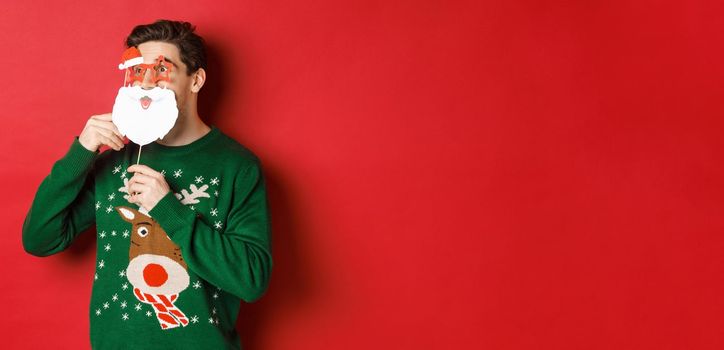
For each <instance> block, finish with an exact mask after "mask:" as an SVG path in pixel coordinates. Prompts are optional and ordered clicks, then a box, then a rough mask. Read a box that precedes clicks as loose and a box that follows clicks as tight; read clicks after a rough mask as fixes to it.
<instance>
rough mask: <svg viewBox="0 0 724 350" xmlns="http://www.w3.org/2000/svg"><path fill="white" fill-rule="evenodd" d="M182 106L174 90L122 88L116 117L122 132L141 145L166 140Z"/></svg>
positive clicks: (116, 104) (114, 112) (116, 105)
mask: <svg viewBox="0 0 724 350" xmlns="http://www.w3.org/2000/svg"><path fill="white" fill-rule="evenodd" d="M177 117H178V108H177V107H176V95H174V93H173V90H171V89H164V88H160V87H155V88H153V89H151V90H144V89H142V88H141V87H140V86H127V87H126V86H124V87H122V88H120V89H118V95H117V96H116V103H115V104H114V105H113V113H112V120H113V124H116V127H117V128H118V131H120V132H121V134H123V135H125V136H128V139H130V140H131V141H133V142H134V143H136V144H138V145H141V146H143V145H147V144H149V143H151V142H154V141H156V140H158V139H160V138H161V139H162V138H163V137H164V136H165V135H166V134H167V133H168V132H169V131H170V130H171V128H173V126H174V124H176V118H177Z"/></svg>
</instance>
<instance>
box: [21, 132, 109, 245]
mask: <svg viewBox="0 0 724 350" xmlns="http://www.w3.org/2000/svg"><path fill="white" fill-rule="evenodd" d="M97 156H98V152H94V151H91V150H88V149H86V148H85V147H83V146H82V145H81V144H80V142H79V141H78V138H75V139H74V140H73V144H72V145H71V146H70V149H69V150H68V152H67V153H66V154H65V156H63V158H61V159H60V160H58V161H57V162H55V164H54V165H53V168H52V169H51V171H50V174H49V175H48V176H46V177H45V179H44V180H43V182H42V183H41V184H40V186H39V188H38V191H37V193H36V194H35V198H34V199H33V203H32V205H31V207H30V211H29V212H28V214H27V216H26V217H25V222H24V223H23V247H24V248H25V251H26V252H28V253H30V254H32V255H35V256H48V255H53V254H56V253H59V252H61V251H63V250H65V249H66V248H67V247H68V246H69V245H70V243H71V242H73V240H74V239H75V237H76V236H77V235H78V234H79V233H81V232H83V231H85V230H86V229H88V228H89V227H90V226H91V225H92V224H93V222H94V221H95V210H94V203H93V202H94V188H93V187H94V184H93V177H92V176H89V173H90V171H91V169H92V167H93V163H94V161H95V159H96V157H97Z"/></svg>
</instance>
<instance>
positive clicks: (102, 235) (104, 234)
mask: <svg viewBox="0 0 724 350" xmlns="http://www.w3.org/2000/svg"><path fill="white" fill-rule="evenodd" d="M98 237H100V238H106V231H101V233H99V234H98Z"/></svg>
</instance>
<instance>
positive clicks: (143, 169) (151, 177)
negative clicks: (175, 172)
mask: <svg viewBox="0 0 724 350" xmlns="http://www.w3.org/2000/svg"><path fill="white" fill-rule="evenodd" d="M128 172H129V173H134V174H133V177H131V179H130V180H128V187H127V189H128V202H129V203H135V204H138V205H140V206H142V207H144V208H146V210H148V211H150V210H151V209H153V207H155V206H156V204H158V202H159V201H160V200H161V198H163V197H164V196H165V195H166V194H167V193H168V192H170V191H171V188H170V187H169V186H168V183H167V182H166V178H164V176H163V174H161V173H159V172H158V171H156V170H153V169H151V168H149V167H147V166H145V165H140V164H136V165H131V166H130V167H128Z"/></svg>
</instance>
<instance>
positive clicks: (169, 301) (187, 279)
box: [95, 164, 223, 330]
mask: <svg viewBox="0 0 724 350" xmlns="http://www.w3.org/2000/svg"><path fill="white" fill-rule="evenodd" d="M124 166H125V167H126V168H127V167H128V165H126V164H124V165H120V164H119V165H117V166H114V167H113V170H112V175H115V176H117V177H118V179H119V183H118V184H119V185H121V186H119V187H116V190H115V193H110V194H108V195H107V196H106V198H107V199H108V201H109V203H113V204H123V203H124V204H125V205H115V206H114V205H113V204H108V205H105V204H103V203H101V202H100V201H99V202H97V203H96V212H99V211H100V212H101V213H102V214H106V215H109V216H111V217H112V216H113V214H114V213H115V214H116V215H115V216H116V217H118V218H120V219H121V220H122V221H124V222H126V225H129V227H128V228H127V229H124V230H123V231H111V232H106V231H100V232H99V233H98V239H99V241H102V242H108V243H105V244H104V246H103V249H102V250H99V251H103V252H110V251H111V250H112V249H113V248H114V245H115V244H113V243H112V242H111V240H115V241H116V242H117V241H118V240H117V239H116V238H121V239H122V240H124V241H126V242H127V243H128V247H129V248H128V260H127V264H126V265H125V266H124V269H123V270H121V271H119V272H118V276H119V277H124V279H125V282H124V283H123V284H121V288H120V290H119V291H118V292H117V293H114V294H113V295H109V299H108V300H106V301H104V302H102V304H100V305H97V306H96V308H95V315H96V316H97V317H100V316H102V315H103V313H104V311H105V310H107V309H109V308H110V307H112V306H113V305H115V304H117V305H118V307H120V308H121V310H123V311H125V310H129V311H130V310H133V311H135V312H124V313H122V315H121V320H123V321H129V320H130V318H131V317H132V316H133V314H134V313H135V314H138V315H143V316H144V317H148V318H153V317H154V316H155V318H156V320H157V321H158V326H159V327H160V328H161V329H164V330H166V329H173V328H176V327H186V326H188V325H191V324H195V323H200V322H205V321H206V322H205V323H207V324H210V325H218V324H219V318H218V315H217V312H216V308H215V307H213V308H212V310H211V313H210V314H208V315H197V314H192V315H189V316H187V315H186V313H185V310H182V308H180V307H178V305H177V304H178V302H179V301H180V300H182V299H183V296H184V293H183V292H184V291H186V290H188V289H189V288H191V290H199V289H201V288H203V287H204V282H203V281H201V280H198V279H197V280H195V281H193V280H192V277H191V275H190V274H189V271H188V266H187V264H186V262H185V261H184V258H183V254H182V252H181V249H180V248H179V246H178V245H176V244H175V243H174V242H173V241H172V240H171V238H169V236H168V234H167V233H166V232H165V231H164V229H163V228H162V227H161V226H160V225H159V224H158V223H157V222H156V221H155V220H154V219H153V218H152V217H151V216H150V214H149V212H148V210H146V209H145V208H143V207H138V208H133V207H132V206H133V204H131V203H128V189H127V186H128V181H129V175H130V174H129V173H127V172H126V171H123V167H124ZM159 171H161V173H162V174H164V176H166V171H165V170H163V169H161V170H159ZM184 175H186V174H184V170H182V169H175V170H173V171H171V176H169V177H167V182H168V183H169V185H171V186H172V188H175V187H177V186H174V185H175V184H178V183H179V182H180V181H182V180H183V179H184V178H188V180H187V181H189V180H190V182H191V183H190V184H188V186H187V187H186V188H182V189H181V190H180V191H179V192H174V193H173V194H174V196H175V197H176V198H177V199H178V200H179V202H180V203H181V204H184V205H186V206H188V207H189V208H191V209H192V210H196V211H199V210H205V211H206V216H207V217H209V218H212V219H213V218H218V217H220V214H221V213H220V212H219V210H218V209H217V208H215V207H214V206H213V205H211V204H210V203H205V204H206V205H204V203H202V201H207V202H210V201H215V200H217V199H218V197H219V192H218V190H217V188H219V185H220V183H221V180H220V176H206V175H193V176H184ZM207 179H208V181H207ZM199 204H202V205H201V206H199ZM202 208H203V209H202ZM211 224H212V225H213V227H215V228H216V229H222V228H223V222H222V221H220V220H216V221H212V223H211ZM98 260H99V264H98V266H97V270H98V272H102V271H103V269H104V268H106V266H105V264H106V261H105V260H104V259H103V258H99V259H98ZM98 272H97V273H96V275H95V279H96V280H98V278H99V273H98ZM129 284H130V285H129ZM210 287H211V288H214V292H213V294H212V299H217V298H218V297H219V295H220V293H221V289H219V288H218V287H215V286H210ZM129 294H132V296H133V298H134V299H135V300H136V304H135V306H134V307H133V308H131V306H130V304H129V303H128V301H129V300H128V296H129ZM124 295H125V297H122V296H124ZM144 305H146V306H145V307H144Z"/></svg>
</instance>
